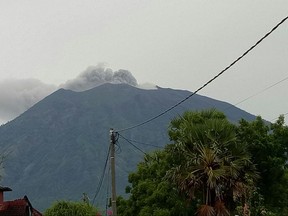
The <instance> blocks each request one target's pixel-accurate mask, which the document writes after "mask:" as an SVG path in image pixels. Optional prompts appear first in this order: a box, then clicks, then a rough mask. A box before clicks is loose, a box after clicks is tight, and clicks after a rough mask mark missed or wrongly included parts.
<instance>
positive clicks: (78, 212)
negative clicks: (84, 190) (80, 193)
mask: <svg viewBox="0 0 288 216" xmlns="http://www.w3.org/2000/svg"><path fill="white" fill-rule="evenodd" d="M96 214H97V210H96V209H95V208H94V207H93V206H91V205H88V204H87V203H82V202H70V201H58V202H56V203H54V204H53V205H52V206H51V207H50V208H48V209H47V210H46V211H45V213H44V216H95V215H96Z"/></svg>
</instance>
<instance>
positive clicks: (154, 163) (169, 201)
mask: <svg viewBox="0 0 288 216" xmlns="http://www.w3.org/2000/svg"><path fill="white" fill-rule="evenodd" d="M173 162H174V158H173V157H171V155H169V154H167V152H166V151H156V152H154V153H153V154H150V155H146V157H145V159H144V161H143V162H141V163H139V164H138V168H137V171H136V172H134V173H131V174H130V175H129V182H130V183H131V187H130V188H127V189H128V190H127V191H128V192H129V193H130V197H129V199H128V200H125V199H123V198H122V197H119V198H118V201H117V203H118V214H119V215H121V216H132V215H133V216H134V215H139V216H146V215H147V216H148V215H149V216H162V215H163V216H164V215H165V216H180V215H186V214H188V213H189V212H191V208H188V207H187V206H186V204H185V199H184V198H183V197H181V196H180V195H179V193H178V192H177V190H175V187H174V185H173V184H171V183H170V182H168V181H167V179H165V178H164V177H165V173H166V170H167V169H169V167H171V165H172V164H173Z"/></svg>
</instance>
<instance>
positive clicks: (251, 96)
mask: <svg viewBox="0 0 288 216" xmlns="http://www.w3.org/2000/svg"><path fill="white" fill-rule="evenodd" d="M285 80H288V76H287V77H285V78H284V79H282V80H280V81H278V82H276V83H274V84H272V85H270V86H268V87H266V88H265V89H263V90H261V91H259V92H257V93H255V94H253V95H250V96H249V97H247V98H245V99H243V100H241V101H239V102H237V103H235V104H233V105H230V106H228V107H227V108H225V110H227V109H230V108H231V107H233V106H237V105H239V104H241V103H243V102H245V101H247V100H249V99H250V98H253V97H255V96H257V95H259V94H261V93H263V92H265V91H267V90H269V89H271V88H273V87H274V86H276V85H278V84H280V83H281V82H284V81H285Z"/></svg>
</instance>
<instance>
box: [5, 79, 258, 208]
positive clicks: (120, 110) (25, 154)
mask: <svg viewBox="0 0 288 216" xmlns="http://www.w3.org/2000/svg"><path fill="white" fill-rule="evenodd" d="M189 94H191V92H188V91H182V90H173V89H164V88H158V89H156V90H143V89H138V88H135V87H132V86H129V85H125V84H104V85H101V86H98V87H96V88H94V89H91V90H87V91H84V92H73V91H70V90H64V89H60V90H58V91H56V92H54V93H53V94H51V95H49V96H48V97H46V98H45V99H43V100H42V101H40V102H39V103H37V104H36V105H34V106H33V107H32V108H30V109H29V110H28V111H26V112H25V113H23V114H22V115H20V116H19V117H17V118H16V119H15V120H13V121H11V122H9V123H7V124H6V125H3V126H1V127H0V147H1V149H2V152H3V151H6V152H9V155H8V156H7V158H6V160H5V164H4V165H5V176H4V178H3V181H2V183H1V184H2V185H5V186H9V187H11V188H12V189H13V192H10V194H9V193H7V194H6V198H7V199H15V198H19V197H23V196H24V195H27V196H28V197H29V199H30V200H31V202H32V204H33V205H34V206H35V207H36V208H38V209H42V210H43V209H45V208H47V207H48V206H50V205H51V202H52V201H55V200H57V199H66V200H80V199H81V196H82V193H83V192H86V193H88V196H89V197H90V198H91V199H93V196H94V194H95V191H96V187H97V185H98V183H99V179H100V176H101V174H102V170H103V167H104V163H105V159H106V155H107V150H108V146H109V129H110V128H114V129H122V128H126V127H128V126H132V125H134V124H137V123H140V122H142V121H144V120H146V119H148V118H151V117H153V116H155V115H157V114H159V113H160V112H162V111H163V110H166V109H167V108H169V107H170V106H172V105H174V104H176V103H177V102H179V101H180V100H182V99H183V98H185V97H186V96H188V95H189ZM212 107H214V108H217V109H219V110H222V111H224V112H225V114H226V115H227V117H228V118H229V119H230V120H231V121H232V122H237V121H238V120H239V119H240V118H245V119H247V120H252V119H254V118H255V117H254V116H253V115H251V114H249V113H247V112H245V111H243V110H240V109H238V108H236V107H231V105H229V104H228V103H225V102H221V101H218V100H214V99H211V98H208V97H203V96H200V95H195V96H193V97H192V98H190V99H189V100H188V101H186V102H185V103H183V104H181V105H180V106H178V107H177V108H176V109H174V110H172V111H171V112H169V113H167V114H166V115H164V116H161V117H160V118H158V119H157V120H155V121H153V122H151V123H149V124H146V125H144V126H142V127H138V128H135V129H133V130H128V131H125V132H123V134H122V135H123V136H125V137H127V138H128V139H131V140H137V141H139V142H142V143H147V144H152V145H154V146H160V147H163V146H165V145H166V144H167V143H169V140H168V136H167V127H168V125H169V122H170V121H171V119H172V118H173V117H175V116H177V115H181V114H182V113H183V111H186V110H201V109H207V108H212ZM227 107H230V108H229V109H227ZM136 145H137V146H138V147H139V148H141V149H142V150H143V151H146V152H149V151H152V150H154V149H156V147H153V146H149V145H143V144H136ZM142 157H143V153H141V152H140V151H138V150H137V149H135V148H134V147H133V146H131V145H130V144H129V143H126V142H125V141H124V140H123V139H122V140H119V143H118V151H117V155H116V162H117V165H116V169H117V186H118V189H117V192H118V193H120V194H123V193H124V190H125V187H126V185H127V176H128V173H129V172H131V171H132V170H134V169H135V167H136V165H137V163H138V162H139V160H141V158H142ZM107 181H108V179H104V184H103V188H101V191H100V196H99V197H98V199H97V200H96V203H97V204H99V205H102V204H103V202H104V203H105V198H106V187H107V186H106V185H107Z"/></svg>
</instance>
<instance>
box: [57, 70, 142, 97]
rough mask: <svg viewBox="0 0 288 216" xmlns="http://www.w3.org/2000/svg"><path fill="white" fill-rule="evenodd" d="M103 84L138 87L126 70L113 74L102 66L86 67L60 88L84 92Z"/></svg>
mask: <svg viewBox="0 0 288 216" xmlns="http://www.w3.org/2000/svg"><path fill="white" fill-rule="evenodd" d="M104 83H114V84H120V83H125V84H129V85H131V86H135V87H136V86H138V84H137V80H136V79H135V77H134V76H133V75H132V74H131V73H130V72H129V71H127V70H118V71H115V72H113V71H112V69H110V68H105V67H104V66H103V65H98V66H91V67H88V68H87V69H86V70H85V71H84V72H82V73H81V74H79V76H77V77H76V78H75V79H72V80H68V81H67V82H66V83H65V84H63V85H60V87H61V88H64V89H70V90H73V91H85V90H88V89H91V88H94V87H96V86H99V85H102V84H104Z"/></svg>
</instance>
